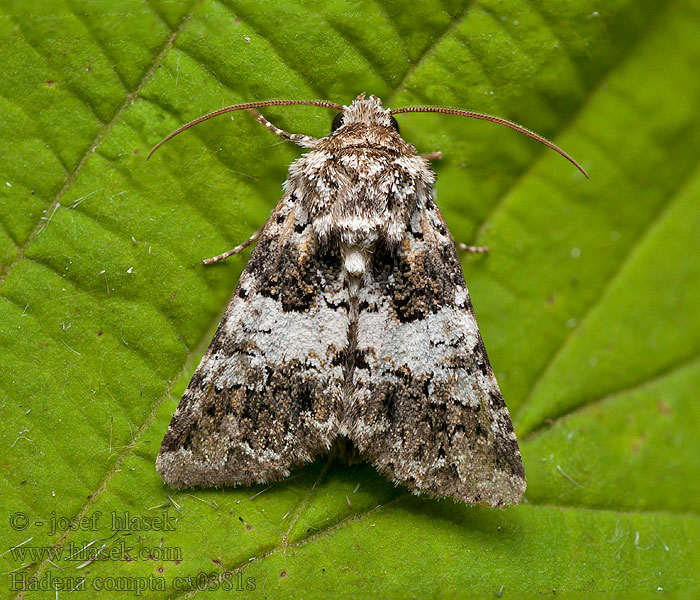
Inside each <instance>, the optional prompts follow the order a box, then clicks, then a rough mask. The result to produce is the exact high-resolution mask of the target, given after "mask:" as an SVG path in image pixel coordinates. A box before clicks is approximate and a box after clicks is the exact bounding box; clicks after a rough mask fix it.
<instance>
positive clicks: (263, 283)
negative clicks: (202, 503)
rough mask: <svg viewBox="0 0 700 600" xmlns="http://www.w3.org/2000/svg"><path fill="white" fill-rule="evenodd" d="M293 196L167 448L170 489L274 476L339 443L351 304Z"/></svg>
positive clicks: (188, 394)
mask: <svg viewBox="0 0 700 600" xmlns="http://www.w3.org/2000/svg"><path fill="white" fill-rule="evenodd" d="M342 272H343V269H342V264H341V261H340V256H339V254H338V251H337V250H332V249H331V250H328V251H324V250H323V249H320V248H318V247H317V243H316V241H315V238H314V236H313V234H312V228H311V226H310V222H309V220H308V216H307V215H306V212H305V211H304V210H303V209H301V208H300V207H299V206H298V204H297V203H296V201H295V198H294V196H293V195H291V194H287V195H285V197H284V198H283V199H282V200H281V201H280V203H279V205H278V206H277V208H276V209H275V211H274V212H273V213H272V215H271V217H270V219H269V221H268V222H267V224H266V226H265V229H264V231H263V232H262V234H261V237H260V240H259V241H258V244H257V246H256V247H255V250H254V251H253V253H252V255H251V257H250V260H249V261H248V264H247V266H246V268H245V270H244V272H243V274H242V275H241V278H240V281H239V284H238V287H237V289H236V292H235V294H234V296H233V299H232V300H231V302H230V304H229V306H228V309H227V311H226V314H225V316H224V318H223V320H222V322H221V324H220V325H219V328H218V330H217V332H216V335H215V337H214V340H213V341H212V343H211V345H210V347H209V349H208V350H207V353H206V354H205V356H204V358H203V359H202V362H201V363H200V365H199V367H198V368H197V370H196V372H195V374H194V376H193V377H192V381H191V382H190V384H189V386H188V388H187V390H186V391H185V394H184V395H183V397H182V400H181V401H180V404H179V406H178V408H177V410H176V412H175V415H174V416H173V419H172V421H171V423H170V426H169V428H168V431H167V434H166V435H165V438H164V439H163V443H162V446H161V449H160V454H159V455H158V460H157V469H158V471H159V472H160V474H161V475H162V476H163V479H164V480H165V482H166V483H168V484H169V485H172V486H187V485H202V486H213V485H236V484H250V483H254V482H262V481H271V480H276V479H280V478H282V477H285V476H287V475H288V474H289V471H290V469H292V468H293V467H295V466H297V465H300V464H302V463H304V462H305V461H308V460H311V458H312V457H313V456H314V455H315V454H317V453H318V452H320V451H325V450H326V449H327V448H328V447H329V445H330V442H331V441H332V440H333V438H334V437H335V436H336V434H337V430H338V426H339V412H340V410H341V403H342V393H343V383H344V366H343V364H344V360H345V356H346V353H347V346H348V327H349V321H348V302H347V292H346V291H345V290H344V288H343V281H342Z"/></svg>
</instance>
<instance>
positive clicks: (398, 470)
mask: <svg viewBox="0 0 700 600" xmlns="http://www.w3.org/2000/svg"><path fill="white" fill-rule="evenodd" d="M299 104H301V105H311V106H319V107H325V108H330V109H334V110H337V111H338V113H337V114H336V116H335V118H334V119H333V123H332V131H331V133H330V135H328V136H326V137H324V138H322V139H316V138H313V137H311V136H307V135H301V134H290V133H287V132H285V131H283V130H281V129H278V128H277V127H275V126H274V125H273V124H272V123H270V122H269V121H268V120H267V119H265V117H263V116H262V115H261V114H260V113H259V112H258V111H257V110H256V109H257V108H261V107H265V106H282V105H299ZM246 109H247V110H249V111H251V112H253V114H254V115H255V116H256V118H257V120H258V121H260V122H261V123H262V124H264V125H265V126H266V127H267V128H268V129H270V130H271V131H272V132H274V133H275V134H276V135H278V136H280V137H282V138H283V139H286V140H289V141H292V142H295V143H296V144H298V145H299V146H302V147H304V148H309V149H310V151H309V152H308V153H307V154H304V155H302V156H301V157H300V158H298V159H297V160H296V161H294V162H293V163H292V165H291V166H290V168H289V175H288V178H287V180H286V182H285V183H284V195H283V196H282V199H281V200H280V201H279V203H278V204H277V206H276V207H275V209H274V210H273V211H272V214H271V215H270V217H269V219H268V220H267V222H266V223H265V225H264V226H263V227H262V228H261V230H260V231H259V233H258V232H256V233H255V234H254V235H253V236H252V237H251V239H250V240H248V241H247V242H245V243H244V244H241V245H240V246H238V247H237V248H234V249H233V250H230V251H229V252H226V253H224V254H222V255H219V256H217V257H214V258H212V259H208V260H205V261H204V262H205V263H212V262H216V261H218V260H221V259H223V258H226V257H227V256H230V255H231V254H235V253H237V252H239V251H240V250H241V249H242V248H244V247H245V246H247V245H248V244H250V243H252V242H253V241H255V240H256V239H257V244H256V246H255V248H254V250H253V252H252V254H251V256H250V260H249V261H248V263H247V265H246V267H245V270H244V271H243V274H242V275H241V277H240V280H239V283H238V286H237V288H236V291H235V293H234V296H233V298H232V299H231V301H230V303H229V305H228V308H227V310H226V313H225V315H224V317H223V320H222V321H221V324H220V325H219V327H218V330H217V332H216V334H215V336H214V339H213V340H212V342H211V345H210V346H209V349H208V350H207V352H206V354H205V355H204V358H203V359H202V361H201V363H200V364H199V367H198V368H197V370H196V371H195V373H194V376H193V377H192V380H191V382H190V384H189V386H188V387H187V390H186V391H185V393H184V395H183V397H182V400H181V401H180V404H179V406H178V407H177V410H176V411H175V414H174V416H173V418H172V421H171V423H170V426H169V427H168V430H167V433H166V434H165V437H164V439H163V443H162V446H161V448H160V453H159V454H158V458H157V461H156V467H157V470H158V472H159V473H160V474H161V475H162V477H163V479H164V481H165V482H166V483H167V484H168V485H170V486H175V487H179V486H204V487H209V486H221V485H232V486H235V485H241V484H242V485H250V484H253V483H267V482H271V481H276V480H280V479H282V478H284V477H287V476H288V475H289V474H290V471H291V470H292V469H294V468H296V467H299V466H300V465H303V464H304V463H306V462H308V461H311V460H312V459H313V458H314V457H315V456H316V455H317V454H319V453H322V452H325V451H327V450H328V449H329V448H330V446H331V443H332V442H333V440H334V439H335V438H336V437H337V436H346V437H347V438H349V439H350V440H351V441H352V443H353V445H354V446H355V448H356V449H357V451H359V453H360V455H361V456H362V457H364V458H365V459H366V460H368V461H369V462H371V463H372V464H373V465H374V466H375V467H376V468H377V469H378V470H379V472H381V473H383V474H384V475H386V476H387V477H388V478H389V479H391V480H392V481H393V482H395V483H397V484H402V485H404V486H406V487H407V488H408V489H409V490H411V491H412V492H414V493H417V494H418V493H424V494H427V495H429V496H431V497H432V496H448V497H452V498H454V499H456V500H461V501H464V502H467V503H481V504H485V505H489V506H493V507H504V506H507V505H512V504H517V503H518V502H519V500H520V498H521V497H522V495H523V492H524V490H525V485H526V483H525V472H524V469H523V464H522V459H521V456H520V452H519V449H518V443H517V440H516V436H515V433H514V431H513V426H512V424H511V420H510V417H509V414H508V409H507V408H506V405H505V403H504V400H503V396H502V395H501V392H500V390H499V387H498V383H497V381H496V377H495V376H494V373H493V370H492V369H491V366H490V364H489V359H488V356H487V354H486V349H485V347H484V343H483V340H482V338H481V334H480V333H479V328H478V325H477V322H476V318H475V316H474V310H473V308H472V304H471V301H470V299H469V292H468V291H467V286H466V283H465V280H464V275H463V273H462V269H461V266H460V262H459V259H458V256H457V251H456V248H455V243H454V241H453V239H452V236H451V235H450V232H449V230H448V228H447V225H446V223H445V220H444V218H443V216H442V214H441V213H440V210H439V208H438V206H437V204H436V203H435V188H434V184H435V178H436V176H435V173H434V172H433V170H432V168H431V166H430V163H429V162H428V160H427V158H426V156H421V155H419V154H418V152H417V151H416V149H415V148H414V147H413V146H412V145H410V144H409V143H408V142H406V141H405V140H404V139H403V138H402V137H401V135H400V134H399V127H398V124H397V122H396V119H395V118H394V115H397V114H400V113H408V112H436V113H446V114H454V115H460V116H467V117H472V118H477V119H484V120H488V121H492V122H495V123H499V124H501V125H505V126H507V127H510V128H512V129H515V130H517V131H519V132H521V133H524V134H526V135H528V136H530V137H532V138H534V139H536V140H538V141H540V142H542V143H544V144H546V145H547V146H549V147H551V148H553V149H554V150H556V151H557V152H559V153H560V154H562V155H563V156H564V157H565V158H567V159H568V160H570V161H571V162H572V163H573V164H574V165H576V166H577V167H578V168H579V169H580V170H581V171H582V172H583V173H584V174H585V171H584V170H583V168H582V167H580V166H579V165H578V163H576V162H575V161H574V159H573V158H571V157H570V156H569V155H568V154H566V153H565V152H563V151H562V150H561V149H559V148H558V147H556V146H555V145H554V144H552V143H551V142H549V141H547V140H546V139H544V138H542V137H541V136H539V135H537V134H535V133H533V132H531V131H529V130H527V129H525V128H524V127H522V126H520V125H516V124H515V123H512V122H510V121H506V120H504V119H500V118H498V117H493V116H490V115H484V114H481V113H474V112H470V111H464V110H460V109H452V108H440V107H420V106H414V107H407V108H399V109H394V110H388V109H385V108H383V106H382V103H381V101H380V100H379V98H377V97H375V96H369V97H365V95H364V94H360V95H359V96H358V97H357V98H356V99H355V100H354V101H353V102H352V103H351V104H350V105H349V106H341V105H338V104H334V103H332V102H326V101H314V100H308V101H297V100H270V101H260V102H249V103H245V104H239V105H235V106H230V107H226V108H222V109H220V110H217V111H214V112H213V113H210V114H208V115H204V116H202V117H200V118H198V119H195V120H194V121H192V122H190V123H188V124H187V125H185V126H183V127H181V128H180V129H178V130H176V131H174V132H173V133H172V134H170V136H168V137H167V138H165V139H164V140H163V141H162V142H160V143H159V144H158V145H157V146H156V147H155V148H154V149H153V150H152V151H151V154H152V153H153V151H155V149H156V148H158V146H160V144H162V143H163V142H165V141H167V140H168V139H170V138H172V137H173V136H174V135H177V134H178V133H180V132H181V131H184V130H185V129H187V128H188V127H191V126H192V125H195V124H197V123H199V122H201V121H204V120H206V119H209V118H211V117H213V116H216V115H220V114H223V113H227V112H231V111H236V110H246ZM149 156H150V155H149ZM586 176H587V175H586ZM466 249H467V250H472V251H479V250H482V249H481V248H476V247H466Z"/></svg>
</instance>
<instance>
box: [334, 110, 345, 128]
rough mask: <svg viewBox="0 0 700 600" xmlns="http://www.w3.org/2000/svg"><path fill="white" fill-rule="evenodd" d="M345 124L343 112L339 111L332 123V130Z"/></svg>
mask: <svg viewBox="0 0 700 600" xmlns="http://www.w3.org/2000/svg"><path fill="white" fill-rule="evenodd" d="M342 124H343V113H341V112H339V113H338V114H337V115H335V117H333V123H331V131H335V130H336V129H338V127H340V126H341V125H342Z"/></svg>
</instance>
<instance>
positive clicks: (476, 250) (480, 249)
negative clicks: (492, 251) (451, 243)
mask: <svg viewBox="0 0 700 600" xmlns="http://www.w3.org/2000/svg"><path fill="white" fill-rule="evenodd" d="M455 247H456V248H457V250H462V251H463V252H471V253H472V254H485V253H486V252H488V251H489V247H488V246H469V245H467V244H463V243H462V242H456V243H455Z"/></svg>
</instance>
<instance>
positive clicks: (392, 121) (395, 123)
mask: <svg viewBox="0 0 700 600" xmlns="http://www.w3.org/2000/svg"><path fill="white" fill-rule="evenodd" d="M389 119H391V126H392V127H393V128H394V129H396V133H399V124H398V123H397V121H396V119H394V117H389Z"/></svg>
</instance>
